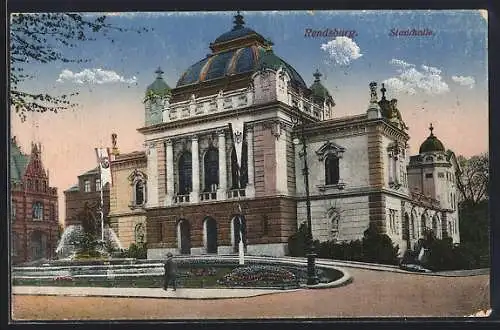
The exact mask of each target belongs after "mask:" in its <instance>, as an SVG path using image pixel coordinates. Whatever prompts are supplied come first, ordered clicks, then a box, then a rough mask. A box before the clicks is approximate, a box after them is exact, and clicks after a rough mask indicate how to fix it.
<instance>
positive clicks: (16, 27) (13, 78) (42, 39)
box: [10, 13, 148, 121]
mask: <svg viewBox="0 0 500 330" xmlns="http://www.w3.org/2000/svg"><path fill="white" fill-rule="evenodd" d="M112 31H119V32H125V31H135V32H137V33H142V32H147V31H148V29H145V28H142V29H137V30H130V29H125V28H121V27H117V26H114V25H112V24H109V23H107V21H106V16H105V15H102V16H98V17H97V18H95V19H93V18H91V16H89V15H81V14H77V13H36V14H12V15H11V17H10V105H11V110H15V111H16V113H17V114H18V115H19V116H20V118H21V120H23V121H24V120H26V115H27V113H28V112H46V111H52V112H54V113H57V112H59V111H62V110H66V109H68V108H74V107H75V106H77V104H76V103H74V102H72V101H71V97H72V96H74V95H77V94H78V92H74V93H70V94H62V95H50V94H48V93H44V92H40V93H36V92H31V91H26V90H23V87H22V82H23V81H25V80H27V79H33V78H35V76H34V74H33V73H29V72H26V70H25V65H26V64H46V63H52V62H63V63H83V62H89V59H83V58H71V57H68V56H67V55H65V53H64V50H68V49H71V48H75V47H78V46H79V45H80V44H81V43H82V42H85V41H90V40H95V36H96V35H97V34H98V33H100V34H103V35H104V36H106V37H107V38H108V39H109V40H110V41H111V42H114V40H113V39H112V37H111V36H110V33H111V32H112Z"/></svg>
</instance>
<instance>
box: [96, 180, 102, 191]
mask: <svg viewBox="0 0 500 330" xmlns="http://www.w3.org/2000/svg"><path fill="white" fill-rule="evenodd" d="M95 191H101V179H95Z"/></svg>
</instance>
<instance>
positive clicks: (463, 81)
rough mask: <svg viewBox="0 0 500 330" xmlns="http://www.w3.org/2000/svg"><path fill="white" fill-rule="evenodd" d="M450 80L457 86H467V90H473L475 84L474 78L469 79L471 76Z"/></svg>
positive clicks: (456, 77) (454, 77) (453, 77)
mask: <svg viewBox="0 0 500 330" xmlns="http://www.w3.org/2000/svg"><path fill="white" fill-rule="evenodd" d="M451 80H453V81H454V82H456V83H457V84H459V85H462V86H467V87H469V88H473V87H474V85H475V84H476V80H475V79H474V77H471V76H468V77H464V76H452V77H451Z"/></svg>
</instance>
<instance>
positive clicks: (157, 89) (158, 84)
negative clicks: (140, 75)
mask: <svg viewBox="0 0 500 330" xmlns="http://www.w3.org/2000/svg"><path fill="white" fill-rule="evenodd" d="M155 73H156V74H157V76H156V79H155V81H154V82H153V83H152V84H151V85H149V86H148V88H147V89H146V94H150V93H152V94H155V95H158V96H166V95H169V94H170V87H169V86H168V85H167V83H166V82H165V80H163V77H162V74H163V71H162V70H161V68H158V69H157V70H156V71H155Z"/></svg>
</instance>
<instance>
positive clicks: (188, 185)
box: [178, 151, 193, 195]
mask: <svg viewBox="0 0 500 330" xmlns="http://www.w3.org/2000/svg"><path fill="white" fill-rule="evenodd" d="M192 179H193V168H192V166H191V153H190V152H189V151H185V152H184V153H183V154H182V155H181V157H180V158H179V191H178V193H179V195H187V194H189V193H190V192H191V190H192Z"/></svg>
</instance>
